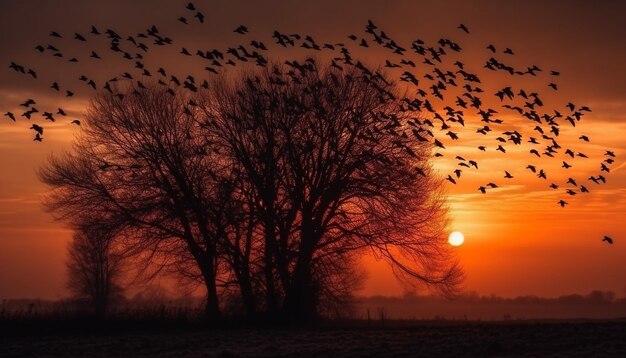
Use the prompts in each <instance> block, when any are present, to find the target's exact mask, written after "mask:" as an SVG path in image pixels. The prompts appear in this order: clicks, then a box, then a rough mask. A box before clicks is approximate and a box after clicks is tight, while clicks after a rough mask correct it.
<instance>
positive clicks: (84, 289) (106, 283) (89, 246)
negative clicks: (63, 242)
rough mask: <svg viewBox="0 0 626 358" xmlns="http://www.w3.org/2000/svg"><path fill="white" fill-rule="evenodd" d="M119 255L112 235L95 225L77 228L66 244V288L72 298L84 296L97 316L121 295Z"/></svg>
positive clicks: (101, 315) (103, 313) (105, 310)
mask: <svg viewBox="0 0 626 358" xmlns="http://www.w3.org/2000/svg"><path fill="white" fill-rule="evenodd" d="M122 257H123V256H122V255H121V254H120V253H118V252H116V250H115V248H114V245H113V237H112V236H111V235H109V234H107V233H106V232H103V231H99V230H95V229H79V230H78V231H76V232H75V234H74V237H73V239H72V242H71V243H70V245H69V248H68V260H67V273H68V283H67V285H68V288H69V290H70V292H71V293H72V295H73V297H74V298H75V299H79V300H88V301H89V302H90V303H91V304H92V307H93V310H94V313H95V314H96V316H97V317H104V316H105V315H106V313H107V312H108V310H109V308H110V306H111V304H112V303H114V302H115V301H116V300H118V299H119V298H121V297H123V289H122V287H121V286H120V282H119V280H120V279H121V274H122Z"/></svg>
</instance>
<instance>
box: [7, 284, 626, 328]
mask: <svg viewBox="0 0 626 358" xmlns="http://www.w3.org/2000/svg"><path fill="white" fill-rule="evenodd" d="M203 304H204V299H203V298H202V297H196V296H185V297H172V296H170V295H169V294H167V292H165V291H163V290H154V289H152V290H147V291H145V292H142V293H139V294H137V295H135V296H134V297H132V298H130V299H122V300H120V301H118V302H117V303H116V304H115V306H114V307H113V309H112V311H111V312H110V315H111V316H112V317H117V318H124V319H133V318H136V319H143V318H158V319H164V320H186V321H193V320H199V319H201V318H202V316H203ZM89 309H90V304H89V302H83V301H77V300H59V301H53V300H41V299H4V300H2V306H1V307H0V318H27V317H46V316H57V317H73V316H80V315H81V314H82V313H85V312H89ZM224 311H225V313H226V314H228V313H229V312H230V313H231V317H235V318H236V317H237V314H238V313H239V312H240V311H238V310H237V309H236V307H230V309H229V307H225V310H224ZM624 317H626V297H617V295H616V294H615V293H614V292H610V291H600V290H595V291H592V292H590V293H589V294H586V295H582V294H569V295H563V296H559V297H553V298H549V297H540V296H533V295H528V296H518V297H512V298H505V297H500V296H496V295H489V296H480V295H478V294H476V293H466V294H463V295H460V296H458V297H457V298H455V299H449V298H443V297H439V296H416V295H405V296H403V297H397V296H371V297H358V298H356V299H355V300H354V305H353V306H352V309H348V310H346V311H344V312H342V313H340V314H338V315H337V316H336V317H335V318H348V319H363V320H368V319H369V320H385V319H396V320H397V319H407V320H411V319H416V320H472V321H474V320H518V319H577V318H590V319H611V318H624Z"/></svg>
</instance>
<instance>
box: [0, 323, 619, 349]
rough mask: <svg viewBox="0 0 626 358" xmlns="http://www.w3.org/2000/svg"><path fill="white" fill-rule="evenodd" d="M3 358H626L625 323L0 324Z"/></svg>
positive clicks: (0, 344) (0, 347)
mask: <svg viewBox="0 0 626 358" xmlns="http://www.w3.org/2000/svg"><path fill="white" fill-rule="evenodd" d="M0 324H1V326H0V334H1V336H0V356H2V357H459V356H460V357H463V356H468V357H492V356H497V357H529V356H532V357H626V321H623V320H618V321H568V322H565V321H559V322H554V321H553V322H547V321H546V322H538V321H515V322H451V321H446V322H433V321H386V322H380V321H377V322H369V323H368V322H367V321H341V322H339V321H331V322H322V323H318V324H316V325H315V326H310V327H308V328H293V327H268V326H259V325H256V326H242V325H240V324H233V323H231V324H225V325H222V326H221V327H219V328H218V327H208V326H205V325H203V324H200V323H198V322H171V321H168V322H158V321H143V322H137V321H126V322H125V321H123V320H118V321H114V322H112V321H109V322H99V323H97V324H94V322H93V321H87V320H74V321H71V322H67V321H65V322H62V321H39V322H35V321H30V322H29V323H28V324H26V323H25V322H24V321H20V322H15V321H13V322H8V321H4V322H0Z"/></svg>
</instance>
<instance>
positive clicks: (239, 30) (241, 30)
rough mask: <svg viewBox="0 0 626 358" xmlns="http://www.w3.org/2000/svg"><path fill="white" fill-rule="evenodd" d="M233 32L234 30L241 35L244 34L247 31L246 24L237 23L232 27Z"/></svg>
mask: <svg viewBox="0 0 626 358" xmlns="http://www.w3.org/2000/svg"><path fill="white" fill-rule="evenodd" d="M233 32H236V33H238V34H241V35H245V34H246V33H247V32H248V28H247V27H246V26H243V25H239V27H237V28H236V29H234V30H233Z"/></svg>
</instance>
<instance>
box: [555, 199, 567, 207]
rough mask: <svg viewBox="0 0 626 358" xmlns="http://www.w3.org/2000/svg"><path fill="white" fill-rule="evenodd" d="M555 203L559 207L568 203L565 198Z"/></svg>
mask: <svg viewBox="0 0 626 358" xmlns="http://www.w3.org/2000/svg"><path fill="white" fill-rule="evenodd" d="M557 204H559V205H561V207H562V208H564V207H565V205H567V204H568V203H567V202H566V201H565V200H559V201H558V202H557Z"/></svg>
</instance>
